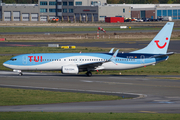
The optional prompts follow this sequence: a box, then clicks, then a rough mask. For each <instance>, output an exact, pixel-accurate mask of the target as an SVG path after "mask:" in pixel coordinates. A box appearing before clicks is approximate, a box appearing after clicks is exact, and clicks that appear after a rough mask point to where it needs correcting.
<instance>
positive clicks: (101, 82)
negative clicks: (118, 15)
mask: <svg viewBox="0 0 180 120" xmlns="http://www.w3.org/2000/svg"><path fill="white" fill-rule="evenodd" d="M159 77H163V78H162V79H159ZM165 77H166V78H167V79H164V78H165ZM171 77H180V76H159V75H158V76H155V75H154V76H151V75H150V76H147V75H128V76H126V75H93V76H92V77H86V76H85V75H62V74H54V73H31V72H25V73H24V76H18V75H17V73H13V72H6V71H0V87H10V88H24V89H45V90H53V91H71V92H84V93H94V94H108V95H118V96H122V97H134V99H127V100H115V101H98V102H80V103H60V104H43V105H18V106H0V111H1V112H2V111H3V112H5V111H56V112H126V113H127V112H129V113H138V112H141V113H180V93H179V91H180V81H179V80H171V79H168V78H171Z"/></svg>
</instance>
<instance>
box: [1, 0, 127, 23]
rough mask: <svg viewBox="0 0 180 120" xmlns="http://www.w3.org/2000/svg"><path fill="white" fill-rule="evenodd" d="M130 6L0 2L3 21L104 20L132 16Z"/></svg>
mask: <svg viewBox="0 0 180 120" xmlns="http://www.w3.org/2000/svg"><path fill="white" fill-rule="evenodd" d="M130 11H131V7H130V6H117V5H113V4H111V5H109V4H107V1H106V0H98V1H93V0H39V1H38V4H5V3H0V13H1V14H0V19H1V21H48V20H50V19H52V18H54V17H59V18H60V20H63V21H87V22H97V21H104V20H105V17H116V16H121V17H127V18H129V17H131V12H130Z"/></svg>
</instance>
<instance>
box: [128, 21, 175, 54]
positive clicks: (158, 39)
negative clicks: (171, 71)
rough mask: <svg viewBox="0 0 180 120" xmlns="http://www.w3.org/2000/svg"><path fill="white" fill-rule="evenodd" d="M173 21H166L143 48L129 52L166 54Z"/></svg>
mask: <svg viewBox="0 0 180 120" xmlns="http://www.w3.org/2000/svg"><path fill="white" fill-rule="evenodd" d="M173 26H174V22H167V23H166V25H165V26H164V27H163V28H162V29H161V31H160V32H159V33H158V34H157V35H156V36H155V37H154V39H153V40H152V41H151V42H150V43H149V44H148V46H146V47H145V48H143V49H140V50H137V51H133V52H131V53H148V54H166V53H167V49H168V46H169V42H170V38H171V33H172V30H173Z"/></svg>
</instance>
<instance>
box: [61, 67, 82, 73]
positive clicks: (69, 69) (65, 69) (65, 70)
mask: <svg viewBox="0 0 180 120" xmlns="http://www.w3.org/2000/svg"><path fill="white" fill-rule="evenodd" d="M61 72H62V73H63V74H78V73H79V69H78V67H77V66H63V67H62V71H61Z"/></svg>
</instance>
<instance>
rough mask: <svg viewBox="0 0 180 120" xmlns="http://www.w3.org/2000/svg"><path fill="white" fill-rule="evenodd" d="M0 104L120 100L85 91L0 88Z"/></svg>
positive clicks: (116, 97) (115, 97)
mask: <svg viewBox="0 0 180 120" xmlns="http://www.w3.org/2000/svg"><path fill="white" fill-rule="evenodd" d="M0 96H1V97H0V106H4V105H33V104H50V103H71V102H87V101H104V100H120V99H122V98H121V97H118V96H110V95H97V94H87V93H71V92H54V91H46V90H28V89H12V88H0Z"/></svg>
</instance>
